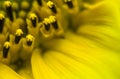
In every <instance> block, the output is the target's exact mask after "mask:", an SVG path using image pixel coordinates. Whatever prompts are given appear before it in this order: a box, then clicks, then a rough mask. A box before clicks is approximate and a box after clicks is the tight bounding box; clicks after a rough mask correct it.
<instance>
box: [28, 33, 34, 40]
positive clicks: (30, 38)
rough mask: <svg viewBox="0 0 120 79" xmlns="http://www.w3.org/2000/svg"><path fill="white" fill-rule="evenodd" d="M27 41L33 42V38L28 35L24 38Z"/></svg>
mask: <svg viewBox="0 0 120 79" xmlns="http://www.w3.org/2000/svg"><path fill="white" fill-rule="evenodd" d="M26 39H27V41H33V39H34V37H33V36H32V35H30V34H28V35H27V36H26Z"/></svg>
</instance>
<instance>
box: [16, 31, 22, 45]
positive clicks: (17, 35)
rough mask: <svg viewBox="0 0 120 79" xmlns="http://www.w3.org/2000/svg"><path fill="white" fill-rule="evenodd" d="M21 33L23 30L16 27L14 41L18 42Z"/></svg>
mask: <svg viewBox="0 0 120 79" xmlns="http://www.w3.org/2000/svg"><path fill="white" fill-rule="evenodd" d="M22 35H23V31H22V30H21V29H17V30H16V34H15V43H16V44H18V43H19V41H20V39H21V37H22Z"/></svg>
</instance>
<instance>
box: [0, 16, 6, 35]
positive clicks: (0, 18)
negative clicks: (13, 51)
mask: <svg viewBox="0 0 120 79" xmlns="http://www.w3.org/2000/svg"><path fill="white" fill-rule="evenodd" d="M4 21H5V17H4V15H3V14H0V33H2V31H3V27H4Z"/></svg>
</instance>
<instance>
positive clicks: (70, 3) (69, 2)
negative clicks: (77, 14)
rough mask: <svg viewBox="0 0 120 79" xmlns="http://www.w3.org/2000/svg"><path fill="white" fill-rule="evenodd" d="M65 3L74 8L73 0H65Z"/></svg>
mask: <svg viewBox="0 0 120 79" xmlns="http://www.w3.org/2000/svg"><path fill="white" fill-rule="evenodd" d="M64 1H65V3H66V4H67V5H68V7H69V8H73V3H72V0H64Z"/></svg>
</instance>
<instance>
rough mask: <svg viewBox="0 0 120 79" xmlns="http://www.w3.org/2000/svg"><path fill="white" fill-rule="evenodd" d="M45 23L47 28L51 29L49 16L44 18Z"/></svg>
mask: <svg viewBox="0 0 120 79" xmlns="http://www.w3.org/2000/svg"><path fill="white" fill-rule="evenodd" d="M43 24H44V26H45V30H46V31H49V30H50V20H49V19H48V18H44V21H43Z"/></svg>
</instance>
